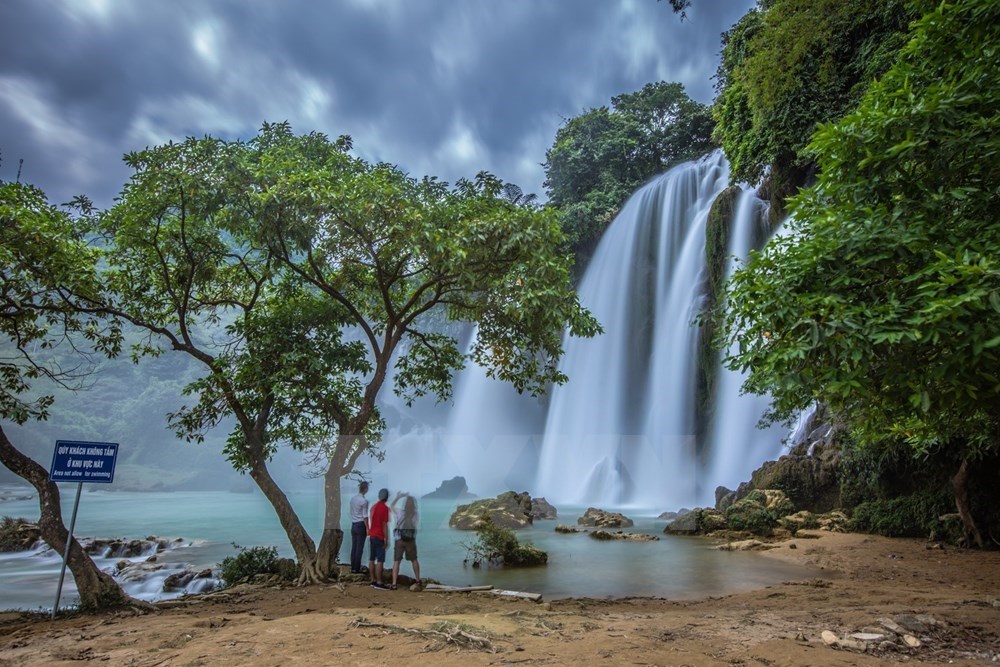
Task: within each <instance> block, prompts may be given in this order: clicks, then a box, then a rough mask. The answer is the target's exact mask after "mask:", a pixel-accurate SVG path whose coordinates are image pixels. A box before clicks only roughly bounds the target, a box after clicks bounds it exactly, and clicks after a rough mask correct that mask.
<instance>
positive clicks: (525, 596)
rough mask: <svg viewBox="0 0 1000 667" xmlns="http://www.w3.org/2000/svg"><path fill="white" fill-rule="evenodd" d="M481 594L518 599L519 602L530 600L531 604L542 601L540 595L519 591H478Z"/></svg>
mask: <svg viewBox="0 0 1000 667" xmlns="http://www.w3.org/2000/svg"><path fill="white" fill-rule="evenodd" d="M480 592H482V593H492V594H493V595H499V596H501V597H505V598H518V599H519V600H531V601H532V602H540V601H541V599H542V594H541V593H522V592H521V591H504V590H500V589H494V590H491V591H480Z"/></svg>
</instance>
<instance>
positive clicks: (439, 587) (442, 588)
mask: <svg viewBox="0 0 1000 667" xmlns="http://www.w3.org/2000/svg"><path fill="white" fill-rule="evenodd" d="M424 590H425V591H439V592H443V593H470V592H475V591H489V590H493V585H492V584H488V585H485V586H447V585H445V584H427V586H425V587H424Z"/></svg>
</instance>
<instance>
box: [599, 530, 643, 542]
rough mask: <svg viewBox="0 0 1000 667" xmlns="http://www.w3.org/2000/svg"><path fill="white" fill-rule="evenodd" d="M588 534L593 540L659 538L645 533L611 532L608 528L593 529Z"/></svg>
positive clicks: (641, 540)
mask: <svg viewBox="0 0 1000 667" xmlns="http://www.w3.org/2000/svg"><path fill="white" fill-rule="evenodd" d="M590 536H591V537H592V538H594V539H595V540H625V541H627V542H655V541H657V540H659V539H660V538H658V537H657V536H655V535H647V534H645V533H626V532H624V531H621V530H616V531H615V532H611V531H609V530H595V531H593V532H592V533H590Z"/></svg>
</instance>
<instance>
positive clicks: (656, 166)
mask: <svg viewBox="0 0 1000 667" xmlns="http://www.w3.org/2000/svg"><path fill="white" fill-rule="evenodd" d="M712 127H713V125H712V118H711V115H710V113H709V110H708V108H707V107H705V106H704V105H702V104H699V103H697V102H695V101H693V100H692V99H691V98H689V97H688V96H687V94H686V93H685V92H684V87H683V86H682V85H681V84H679V83H667V82H666V81H660V82H657V83H649V84H646V86H644V87H643V89H642V90H639V91H636V92H634V93H623V94H621V95H617V96H615V97H613V98H612V100H611V107H600V108H597V109H590V110H588V111H586V112H584V113H582V114H580V115H579V116H576V117H574V118H570V119H569V120H567V121H566V123H565V124H564V125H563V126H562V127H560V128H559V130H558V132H556V137H555V141H554V143H553V144H552V147H551V148H549V150H548V151H547V152H546V153H545V165H544V166H545V188H546V190H547V191H548V194H549V200H550V202H551V203H552V204H553V205H555V206H557V207H560V209H561V211H562V213H561V215H562V225H563V228H564V230H565V231H566V233H567V235H568V237H569V241H570V243H571V245H572V248H573V250H574V251H575V252H576V253H578V254H579V255H580V256H581V257H587V256H589V255H590V253H592V252H593V249H594V246H595V245H596V244H597V242H598V240H599V239H600V237H601V234H602V233H603V232H604V229H605V228H606V227H607V226H608V224H610V222H611V220H612V219H613V218H614V216H615V215H616V214H617V213H618V210H619V209H620V208H621V206H622V204H624V203H625V200H626V199H628V197H629V196H630V195H631V194H632V193H633V192H634V191H635V190H636V188H638V187H639V186H640V185H642V184H643V183H645V182H646V181H647V180H649V179H650V178H652V177H653V176H655V175H656V174H659V173H660V172H663V171H666V170H667V169H668V168H670V167H671V166H673V165H675V164H677V163H680V162H683V161H685V160H690V159H693V158H696V157H699V156H701V155H704V154H705V153H707V152H708V151H710V150H711V149H712V142H711V138H710V137H711V134H712Z"/></svg>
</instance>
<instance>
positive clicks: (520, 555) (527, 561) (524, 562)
mask: <svg viewBox="0 0 1000 667" xmlns="http://www.w3.org/2000/svg"><path fill="white" fill-rule="evenodd" d="M548 562H549V554H548V553H546V552H544V551H542V550H541V549H539V548H538V547H536V546H535V545H534V544H518V545H517V549H515V550H514V553H513V554H511V555H510V556H509V557H508V558H505V559H504V564H505V565H521V566H525V567H527V566H529V565H545V564H546V563H548Z"/></svg>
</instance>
